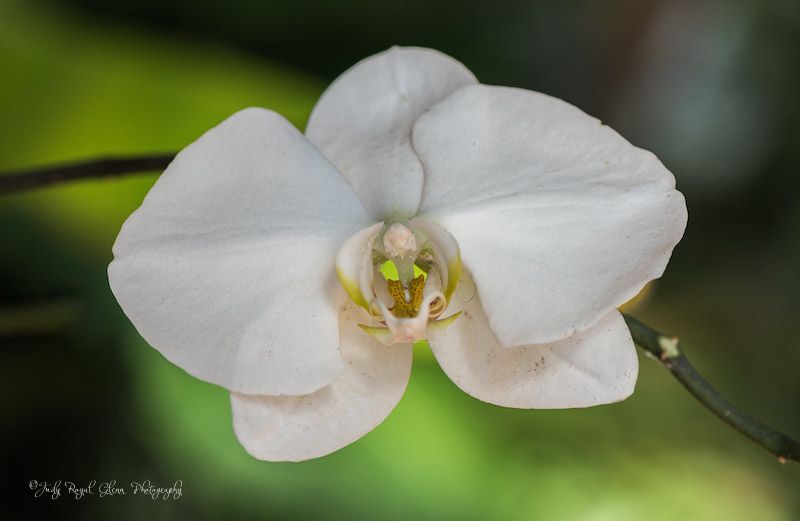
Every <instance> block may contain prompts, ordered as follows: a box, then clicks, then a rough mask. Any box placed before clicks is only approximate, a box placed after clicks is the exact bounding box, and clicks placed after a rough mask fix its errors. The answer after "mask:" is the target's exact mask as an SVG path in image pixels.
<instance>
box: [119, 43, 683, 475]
mask: <svg viewBox="0 0 800 521" xmlns="http://www.w3.org/2000/svg"><path fill="white" fill-rule="evenodd" d="M686 218H687V214H686V206H685V202H684V199H683V196H682V195H681V194H680V192H677V191H676V190H675V180H674V178H673V176H672V175H671V174H670V172H669V171H667V169H666V168H665V167H664V166H663V165H662V164H661V162H659V161H658V159H657V158H656V157H655V156H654V155H653V154H651V153H650V152H647V151H644V150H641V149H639V148H636V147H634V146H633V145H631V144H630V143H629V142H627V141H626V140H625V139H623V138H622V137H621V136H619V135H618V134H617V133H616V132H614V131H613V130H612V129H610V128H608V127H606V126H604V125H602V124H601V123H600V121H598V120H597V119H594V118H592V117H590V116H588V115H586V114H585V113H583V112H581V111H580V110H579V109H577V108H575V107H573V106H572V105H569V104H568V103H565V102H563V101H560V100H558V99H555V98H552V97H549V96H546V95H544V94H540V93H537V92H532V91H528V90H522V89H516V88H507V87H496V86H487V85H481V84H479V83H478V82H477V81H476V79H475V77H474V76H473V75H472V74H471V73H470V71H469V70H467V69H466V68H465V67H464V66H463V65H462V64H460V63H458V62H457V61H455V60H453V59H452V58H449V57H448V56H445V55H443V54H441V53H439V52H436V51H433V50H428V49H419V48H393V49H390V50H388V51H386V52H383V53H381V54H378V55H376V56H373V57H371V58H368V59H366V60H364V61H362V62H360V63H358V64H356V65H355V66H354V67H352V68H351V69H350V70H348V71H347V72H345V73H344V74H343V75H342V76H341V77H339V78H338V79H337V80H336V81H335V82H334V83H333V84H332V85H331V86H330V87H329V88H328V90H327V91H326V92H325V93H324V94H323V96H322V98H321V99H320V100H319V102H318V103H317V106H316V107H315V108H314V111H313V113H312V115H311V119H310V121H309V123H308V127H307V129H306V134H305V136H304V135H303V134H301V133H300V132H298V131H297V130H296V129H295V128H294V127H293V126H292V125H291V124H290V123H288V122H287V121H286V120H285V119H283V118H282V117H281V116H279V115H278V114H276V113H274V112H270V111H268V110H264V109H257V108H251V109H247V110H243V111H241V112H238V113H236V114H234V115H233V116H231V117H230V118H228V119H227V120H225V121H224V122H222V123H221V124H220V125H218V126H217V127H215V128H213V129H211V130H209V131H208V132H207V133H206V134H204V135H203V136H202V137H200V138H199V139H198V140H197V141H196V142H194V143H192V144H191V145H189V146H188V147H187V148H186V149H184V150H183V151H182V152H181V153H179V154H178V156H177V157H176V158H175V160H174V161H173V162H172V164H170V166H169V167H168V168H167V170H166V171H165V172H164V174H163V175H162V176H161V177H160V179H159V180H158V181H157V182H156V183H155V185H154V186H153V188H152V189H151V190H150V193H149V194H148V195H147V197H146V198H145V200H144V202H143V203H142V206H141V207H140V208H139V209H138V210H136V211H135V212H134V213H133V214H132V215H131V216H130V218H129V219H128V220H127V221H126V222H125V224H124V226H123V227H122V230H121V232H120V234H119V237H118V238H117V241H116V244H115V245H114V257H115V258H114V261H113V262H112V263H111V265H110V266H109V280H110V283H111V288H112V290H113V292H114V294H115V296H116V297H117V300H118V301H119V303H120V305H121V306H122V308H123V310H124V311H125V313H126V314H127V315H128V317H129V318H130V319H131V321H132V322H133V324H134V325H135V326H136V328H137V329H138V331H139V332H140V333H141V335H142V336H143V337H144V339H145V340H146V341H147V342H148V343H150V344H151V345H152V346H153V347H155V348H156V349H158V350H159V351H160V352H161V353H162V354H163V355H164V356H165V357H166V358H167V359H169V360H170V361H172V362H173V363H175V364H177V365H178V366H180V367H182V368H183V369H184V370H186V371H187V372H189V373H190V374H192V375H194V376H196V377H197V378H200V379H203V380H206V381H208V382H211V383H214V384H217V385H220V386H223V387H225V388H227V389H229V390H230V391H231V401H232V405H233V421H234V430H235V432H236V435H237V436H238V438H239V440H240V441H241V443H242V444H243V445H244V447H245V448H246V449H247V451H248V452H250V453H251V454H252V455H253V456H255V457H257V458H260V459H265V460H273V461H277V460H304V459H309V458H314V457H319V456H322V455H325V454H328V453H330V452H333V451H335V450H337V449H339V448H341V447H344V446H345V445H347V444H349V443H351V442H353V441H355V440H357V439H358V438H360V437H362V436H364V435H365V434H366V433H368V432H369V431H370V430H372V429H373V428H374V427H375V426H377V425H378V424H379V423H380V422H381V421H383V419H384V418H385V417H386V416H387V415H388V414H389V413H390V412H391V410H392V409H393V408H394V407H395V405H396V404H397V402H398V401H399V400H400V398H401V396H402V394H403V392H404V390H405V387H406V384H407V382H408V378H409V374H410V370H411V360H412V350H413V349H412V342H413V341H416V340H422V339H427V340H428V341H429V344H430V347H431V350H432V351H433V354H434V355H435V357H436V359H437V360H438V362H439V364H440V365H441V367H442V369H443V370H444V371H445V373H447V375H448V376H449V377H450V378H451V379H452V380H453V382H455V384H456V385H458V386H459V387H460V388H461V389H463V390H464V391H466V392H467V393H469V394H471V395H472V396H474V397H476V398H478V399H480V400H483V401H486V402H490V403H493V404H498V405H501V406H505V407H519V408H566V407H587V406H591V405H596V404H604V403H610V402H615V401H618V400H622V399H624V398H626V397H627V396H629V395H630V394H631V393H632V391H633V388H634V384H635V382H636V376H637V372H638V362H637V357H636V353H635V350H634V346H633V343H632V341H631V337H630V333H629V332H628V330H627V328H626V326H625V323H624V321H623V319H622V317H621V315H620V313H619V312H618V311H617V310H616V308H617V307H618V306H619V305H621V304H623V303H624V302H626V301H627V300H629V299H630V298H632V297H633V296H635V295H636V294H637V293H638V292H639V291H640V290H641V289H642V287H643V286H644V285H645V284H646V283H647V282H648V281H650V280H652V279H655V278H657V277H659V276H661V274H662V273H663V271H664V269H665V267H666V264H667V261H668V260H669V257H670V255H671V252H672V249H673V248H674V246H675V245H676V244H677V242H678V241H679V240H680V238H681V236H682V234H683V231H684V228H685V225H686ZM462 260H463V266H462ZM391 266H393V267H394V269H396V271H397V275H396V276H395V277H387V276H385V275H383V273H386V272H387V269H388V268H387V267H391ZM337 275H338V276H337ZM337 279H338V281H337ZM395 279H396V280H395ZM343 290H344V291H343Z"/></svg>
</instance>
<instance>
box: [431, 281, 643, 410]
mask: <svg viewBox="0 0 800 521" xmlns="http://www.w3.org/2000/svg"><path fill="white" fill-rule="evenodd" d="M462 277H463V278H464V279H467V280H465V282H466V283H465V284H460V285H459V289H458V290H456V293H455V295H454V298H453V303H452V305H453V309H456V308H457V307H459V306H460V308H461V310H462V311H463V312H462V314H461V316H459V318H458V319H457V320H455V321H454V322H453V323H452V324H451V325H450V326H449V327H447V328H445V329H443V330H429V343H430V346H431V350H432V351H433V354H434V356H435V357H436V359H437V360H438V362H439V365H440V366H441V367H442V370H443V371H444V372H445V373H446V374H447V376H448V377H450V379H451V380H452V381H453V383H455V384H456V385H457V386H458V387H459V388H461V389H462V390H463V391H464V392H466V393H467V394H469V395H471V396H474V397H475V398H477V399H479V400H482V401H484V402H488V403H492V404H495V405H500V406H503V407H515V408H520V409H566V408H572V407H590V406H593V405H600V404H605V403H612V402H617V401H620V400H624V399H625V398H627V397H628V396H630V395H631V393H632V392H633V389H634V386H635V385H636V377H637V374H638V370H639V362H638V359H637V357H636V350H635V348H634V345H633V341H632V340H631V335H630V332H629V331H628V328H627V326H626V325H625V321H624V320H623V318H622V315H620V313H619V312H618V311H617V310H613V311H612V312H610V313H608V314H607V315H606V316H605V317H603V318H602V319H601V320H600V321H599V322H598V323H597V324H596V325H595V326H593V327H591V328H589V329H587V330H585V331H582V332H579V333H576V334H574V335H573V336H571V337H569V338H566V339H564V340H560V341H557V342H551V343H547V344H536V345H525V346H519V347H512V348H506V347H502V346H501V345H500V344H499V343H498V341H497V339H496V338H495V336H494V334H493V333H492V331H491V329H489V322H488V320H487V318H486V314H485V313H484V311H483V308H482V306H481V303H480V299H479V298H478V295H477V294H476V292H475V287H474V285H472V281H471V278H469V277H467V276H466V275H465V274H463V275H462Z"/></svg>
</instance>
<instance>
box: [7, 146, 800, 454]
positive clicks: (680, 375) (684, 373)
mask: <svg viewBox="0 0 800 521" xmlns="http://www.w3.org/2000/svg"><path fill="white" fill-rule="evenodd" d="M174 157H175V154H174V153H164V154H156V155H143V156H129V157H116V158H114V157H112V158H102V159H93V160H89V161H85V162H77V163H72V164H68V165H60V166H52V167H44V168H34V169H30V170H24V171H16V172H4V173H2V174H0V195H4V194H11V193H15V192H22V191H25V190H32V189H35V188H41V187H44V186H49V185H52V184H57V183H62V182H65V181H74V180H78V179H87V178H103V177H115V176H120V175H124V174H131V173H137V172H150V171H156V170H164V169H165V168H166V167H167V165H169V163H170V161H172V159H173V158H174ZM624 317H625V322H626V323H627V324H628V328H629V329H630V330H631V335H632V336H633V341H634V342H636V344H638V345H639V347H640V348H642V349H643V350H644V351H645V352H646V353H647V354H648V355H650V356H651V357H652V358H654V359H655V360H656V361H658V363H660V364H661V366H662V367H664V369H666V370H667V371H669V372H670V373H671V374H672V376H674V377H675V378H676V379H677V380H678V381H679V382H680V383H681V384H682V385H683V386H684V387H685V388H686V389H687V390H688V391H689V392H690V393H691V394H692V396H694V397H695V398H696V399H697V400H698V401H699V402H700V403H702V404H703V405H704V406H705V407H706V408H707V409H709V410H710V411H711V412H713V413H714V414H716V415H717V416H718V417H719V418H720V419H721V420H722V421H724V422H725V423H727V424H728V425H730V426H731V427H733V428H734V429H736V430H738V431H739V432H741V433H742V434H744V435H745V436H747V437H748V438H750V439H751V440H753V441H754V442H756V443H758V444H759V445H761V446H762V447H764V448H765V449H767V450H768V451H769V452H771V453H772V454H774V455H775V456H776V457H777V458H778V460H779V461H780V462H782V463H784V462H786V461H787V460H794V461H800V442H798V441H796V440H794V439H792V438H790V437H789V436H787V435H785V434H783V433H781V432H779V431H777V430H775V429H773V428H772V427H769V426H767V425H764V424H763V423H761V422H759V421H758V420H756V419H754V418H752V417H751V416H749V415H747V414H746V413H745V412H743V411H742V410H740V409H738V408H737V407H736V406H734V405H733V404H732V403H730V402H729V401H727V400H726V399H725V398H723V397H722V396H721V395H720V394H719V392H717V390H716V389H714V388H713V387H711V385H710V384H709V383H708V382H707V381H706V380H705V379H704V378H703V377H702V376H700V374H699V373H698V372H697V370H696V369H695V368H694V367H693V366H692V364H690V363H689V360H688V359H687V358H686V356H685V355H684V354H683V353H682V352H681V351H680V349H679V348H678V340H677V339H676V338H673V337H669V336H667V335H664V334H662V333H659V332H658V331H656V330H655V329H653V328H651V327H650V326H647V325H646V324H643V323H642V322H639V321H638V320H636V319H635V318H633V317H631V316H628V315H624Z"/></svg>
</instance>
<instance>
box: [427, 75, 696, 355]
mask: <svg viewBox="0 0 800 521" xmlns="http://www.w3.org/2000/svg"><path fill="white" fill-rule="evenodd" d="M413 144H414V148H415V149H416V150H417V152H418V153H419V155H420V158H421V159H422V162H423V164H424V165H425V169H426V179H425V188H424V193H423V200H422V203H421V207H420V215H419V218H420V219H425V220H430V221H433V222H438V223H439V224H441V225H442V226H444V227H445V228H446V229H447V231H448V232H450V233H451V234H452V235H453V236H454V237H455V238H456V240H457V241H458V245H459V247H460V248H461V255H462V258H463V261H464V263H466V264H468V265H469V266H470V269H471V270H472V273H473V276H474V278H475V283H476V285H477V287H478V291H479V292H480V294H481V297H482V301H483V303H484V306H485V308H486V311H487V315H488V317H489V322H490V324H491V326H492V328H493V330H494V332H495V334H496V335H497V338H498V339H499V341H500V342H501V344H503V345H504V346H507V347H510V346H515V345H523V344H541V343H546V342H552V341H556V340H560V339H563V338H567V337H570V336H572V335H573V334H574V333H575V332H578V331H582V330H584V329H587V328H589V327H591V326H592V325H594V324H596V323H597V321H598V320H600V319H601V318H603V317H605V316H606V315H607V314H608V313H610V312H611V311H612V310H613V309H615V308H616V307H618V306H620V305H621V304H623V303H624V302H626V301H627V300H629V299H631V298H632V297H633V296H635V295H636V294H637V293H638V292H639V291H640V290H641V289H642V288H643V287H644V285H645V284H646V283H647V282H648V281H650V280H652V279H655V278H658V277H660V276H661V275H662V274H663V272H664V269H665V267H666V265H667V262H668V260H669V258H670V255H671V253H672V249H673V248H674V247H675V245H676V244H677V243H678V241H679V240H680V239H681V237H682V236H683V232H684V229H685V227H686V219H687V213H686V204H685V201H684V199H683V196H682V194H681V193H680V192H678V191H676V190H675V179H674V177H673V176H672V174H671V173H670V172H669V171H668V170H667V169H666V168H665V167H664V166H663V165H662V164H661V162H659V161H658V159H657V158H656V157H655V156H654V155H653V154H652V153H650V152H647V151H645V150H642V149H639V148H636V147H634V146H633V145H631V144H630V143H629V142H628V141H626V140H625V139H624V138H622V137H621V136H620V135H619V134H617V133H616V132H614V131H613V130H612V129H610V128H609V127H607V126H604V125H602V124H601V123H600V122H599V121H598V120H596V119H595V118H592V117H590V116H588V115H586V114H585V113H584V112H582V111H580V110H579V109H577V108H575V107H573V106H572V105H569V104H568V103H565V102H563V101H561V100H558V99H556V98H552V97H550V96H546V95H544V94H540V93H537V92H532V91H527V90H522V89H514V88H507V87H488V86H484V85H477V86H468V87H464V88H462V89H459V90H458V91H456V92H455V93H453V94H452V95H450V96H449V97H448V98H446V99H445V100H444V101H442V102H441V103H439V104H437V105H435V106H434V107H432V108H431V109H430V110H429V111H428V112H426V113H425V114H424V115H423V116H422V117H420V119H419V120H418V121H417V123H416V125H415V127H414V133H413Z"/></svg>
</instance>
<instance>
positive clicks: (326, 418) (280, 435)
mask: <svg viewBox="0 0 800 521" xmlns="http://www.w3.org/2000/svg"><path fill="white" fill-rule="evenodd" d="M365 319H366V315H365V312H364V310H362V309H361V308H357V307H356V306H355V305H354V304H352V303H348V304H347V305H346V307H345V309H343V311H342V315H341V318H340V324H341V334H340V340H341V348H342V356H343V358H344V362H345V366H346V369H345V371H344V372H343V373H342V374H341V375H340V376H339V378H337V379H336V380H335V381H334V382H333V383H331V384H330V385H328V386H326V387H324V388H322V389H320V390H318V391H316V392H315V393H313V394H309V395H306V396H279V397H271V396H254V395H244V394H238V393H232V394H231V405H232V407H233V426H234V431H235V433H236V436H237V438H238V439H239V441H240V443H241V444H242V445H243V446H244V448H245V449H246V450H247V452H249V453H250V454H251V455H253V456H254V457H256V458H258V459H261V460H267V461H302V460H307V459H312V458H318V457H321V456H325V455H327V454H330V453H331V452H334V451H336V450H338V449H341V448H342V447H344V446H346V445H349V444H350V443H352V442H354V441H356V440H358V439H360V438H361V437H363V436H364V435H366V434H367V433H368V432H370V431H371V430H372V429H374V428H375V427H377V426H378V425H379V424H380V423H381V422H382V421H383V420H384V419H385V418H386V417H387V416H388V415H389V413H390V412H391V411H392V410H393V409H394V408H395V406H396V405H397V403H398V402H399V401H400V399H401V398H402V396H403V393H404V392H405V389H406V386H407V384H408V378H409V375H410V373H411V362H412V355H413V350H412V347H411V344H401V345H397V344H396V345H392V346H384V345H382V344H380V343H379V342H378V341H376V340H374V339H373V338H372V337H371V336H369V335H368V334H367V333H365V332H364V331H362V330H361V329H360V328H359V327H358V325H357V323H358V322H359V321H360V320H365Z"/></svg>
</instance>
